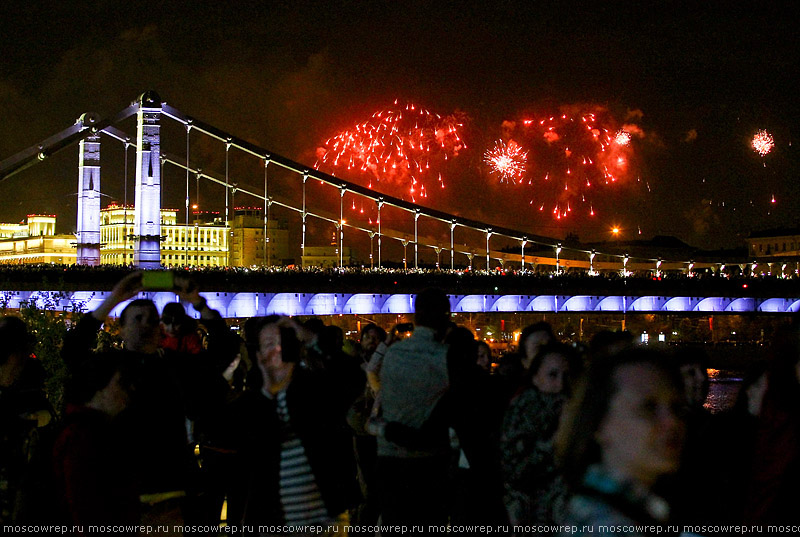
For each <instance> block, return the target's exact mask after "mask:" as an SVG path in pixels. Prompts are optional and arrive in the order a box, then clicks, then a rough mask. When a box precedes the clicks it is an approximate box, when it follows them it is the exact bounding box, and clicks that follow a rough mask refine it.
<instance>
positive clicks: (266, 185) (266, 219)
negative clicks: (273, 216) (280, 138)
mask: <svg viewBox="0 0 800 537" xmlns="http://www.w3.org/2000/svg"><path fill="white" fill-rule="evenodd" d="M269 163H270V160H269V153H267V154H266V155H265V156H264V261H265V265H266V266H268V267H269V266H272V252H270V250H269V246H270V243H269V212H270V208H271V206H272V202H271V200H270V199H269V178H268V175H267V171H268V170H269Z"/></svg>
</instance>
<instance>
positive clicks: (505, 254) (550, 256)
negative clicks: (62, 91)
mask: <svg viewBox="0 0 800 537" xmlns="http://www.w3.org/2000/svg"><path fill="white" fill-rule="evenodd" d="M132 118H135V121H136V133H135V134H134V135H130V134H128V133H127V132H126V131H125V125H126V124H128V123H130V120H131V119H132ZM167 123H171V124H172V127H171V128H172V130H173V131H175V132H177V133H178V136H180V133H181V132H182V133H183V136H184V137H185V138H184V140H185V152H184V154H183V155H180V154H174V153H171V152H168V151H162V147H164V146H165V145H171V146H173V147H179V145H184V144H183V141H184V140H174V139H173V140H163V139H162V137H163V136H162V131H165V129H162V127H164V126H165V125H166V124H167ZM174 127H177V129H176V128H174ZM192 135H194V136H195V137H197V136H200V137H202V141H200V142H199V144H201V145H202V147H203V148H204V151H205V150H207V149H206V148H207V147H208V146H214V145H216V146H217V147H218V148H219V150H221V151H224V172H222V171H218V172H213V171H212V172H210V171H208V170H207V169H206V168H207V167H206V166H204V164H203V163H201V162H199V161H198V156H197V154H200V155H202V154H203V151H195V152H194V154H193V151H192V147H193V146H192V144H191V143H190V141H191V136H192ZM103 136H105V137H108V138H110V139H111V140H113V141H115V142H116V143H120V144H122V146H123V147H124V150H125V164H126V167H125V177H126V185H125V196H126V197H127V175H128V172H127V166H128V151H129V150H130V149H133V150H135V202H134V208H133V210H134V211H135V216H134V225H133V234H132V235H131V236H130V240H131V246H132V248H133V264H134V265H135V266H136V267H138V268H141V269H156V268H160V267H161V241H162V231H161V224H162V222H161V209H162V198H163V194H164V192H163V191H162V189H163V188H164V187H165V185H164V182H163V178H164V175H165V169H167V168H170V169H174V170H177V171H178V173H180V174H182V175H183V177H184V178H185V200H184V203H185V219H186V226H187V228H188V227H189V214H190V207H191V199H190V198H191V196H190V179H194V180H195V181H196V183H197V185H198V193H197V196H198V197H199V184H200V182H201V181H203V182H204V183H208V184H213V185H217V187H221V188H222V189H223V190H224V207H225V209H224V210H225V214H224V225H225V226H226V230H227V229H228V226H229V225H230V221H231V215H232V210H233V209H234V208H235V200H236V198H237V196H246V197H247V198H248V199H249V200H253V201H254V202H255V203H258V204H259V205H260V206H261V207H263V235H262V240H263V241H264V245H263V247H264V251H265V252H267V251H268V245H267V242H268V241H269V236H268V223H269V220H270V219H271V218H272V217H273V216H274V214H275V213H276V212H281V213H282V214H290V215H293V218H294V221H296V223H297V226H296V230H295V231H296V235H298V236H299V241H298V244H296V245H295V246H294V248H296V249H297V253H298V254H299V256H298V257H299V258H300V259H301V260H305V259H306V256H305V255H304V254H305V251H306V248H307V247H308V246H309V245H310V244H311V243H312V242H313V241H317V242H319V241H320V240H323V241H324V240H325V238H322V237H319V235H320V232H319V231H318V229H319V226H316V227H314V226H313V225H312V224H314V223H320V222H321V223H323V224H324V225H325V226H327V228H328V229H329V228H330V227H333V229H335V240H334V241H333V243H334V244H335V245H336V247H337V253H338V261H337V265H338V267H339V268H344V266H345V260H344V257H343V256H344V250H345V247H346V246H347V245H348V243H355V242H358V241H361V242H364V241H365V240H366V239H368V240H369V248H370V256H369V260H370V263H369V265H370V268H374V269H377V270H381V269H383V268H384V267H385V266H387V265H392V266H398V265H401V266H402V267H403V268H404V269H409V268H412V269H419V268H421V257H422V252H423V251H424V252H426V253H431V252H433V253H435V255H436V263H435V267H436V269H447V268H448V267H449V269H450V270H451V271H455V270H456V268H457V267H459V268H464V267H469V268H470V269H472V270H476V269H477V270H484V271H491V270H492V269H496V268H498V267H499V268H500V269H509V270H514V271H518V272H519V273H522V274H524V273H526V271H534V270H537V271H540V272H541V271H546V272H550V273H552V274H553V275H555V276H559V275H561V274H562V273H564V272H567V271H571V272H576V271H577V272H582V273H585V274H588V275H598V274H603V273H616V274H620V275H621V277H623V278H624V277H627V276H629V275H633V274H648V275H652V276H653V277H655V278H659V277H660V276H661V275H662V274H663V273H666V272H671V273H676V272H680V273H683V274H685V275H687V276H691V275H692V272H693V271H699V270H704V271H710V272H712V273H716V274H718V275H719V274H727V273H729V272H734V271H735V272H736V273H737V274H742V275H748V274H749V275H752V273H753V271H754V270H755V263H752V264H751V263H745V262H742V260H738V261H737V262H736V263H732V264H727V263H726V262H725V260H698V261H695V260H692V259H661V258H642V257H633V256H629V255H628V254H627V253H625V254H620V253H617V252H603V251H596V250H586V249H582V248H579V247H577V248H576V247H572V246H569V245H563V244H562V242H561V241H559V240H557V239H553V238H549V237H545V236H541V235H537V234H534V233H529V232H525V231H521V230H515V229H509V228H506V227H502V226H497V225H493V224H492V223H490V222H482V221H478V220H473V219H469V218H465V217H463V216H459V215H455V214H450V213H447V212H443V211H439V210H435V209H432V208H429V207H425V206H423V205H420V204H417V203H414V202H411V201H407V200H403V199H399V198H396V197H393V196H390V195H387V194H384V193H381V192H378V191H376V190H373V189H371V188H366V187H363V186H361V185H359V184H356V183H353V182H350V181H347V180H344V179H342V178H339V177H336V176H333V175H329V174H326V173H323V172H321V171H319V170H316V169H314V168H313V167H310V166H307V165H304V164H301V163H299V162H296V161H293V160H291V159H288V158H286V157H283V156H281V155H278V154H276V153H274V152H271V151H269V150H268V149H265V148H262V147H258V146H257V145H255V144H252V143H250V142H247V141H245V140H243V139H241V138H238V137H236V136H234V135H233V134H231V133H228V132H225V131H223V130H221V129H218V128H216V127H214V126H212V125H209V124H207V123H204V122H203V121H201V120H199V119H196V118H194V117H191V116H188V115H186V114H184V113H182V112H181V111H179V110H177V109H176V108H174V107H172V106H170V105H168V104H167V103H166V102H162V100H161V98H160V96H159V95H158V94H157V93H156V92H154V91H148V92H145V93H143V94H142V95H141V96H140V97H139V98H138V99H137V100H136V101H135V102H133V103H132V104H131V105H130V106H128V107H126V108H124V109H123V110H122V111H120V112H119V113H117V114H116V115H114V116H111V117H109V118H102V117H100V116H98V115H97V114H94V113H85V114H83V115H82V116H80V118H79V119H78V120H77V121H76V122H75V124H74V125H71V126H70V127H68V128H66V129H64V130H63V131H61V132H59V133H56V134H54V135H52V136H50V137H49V138H47V139H45V140H43V141H42V142H40V143H39V144H36V145H34V146H32V147H30V148H28V149H26V150H24V151H21V152H19V153H17V154H16V155H13V156H12V157H10V158H7V159H6V160H3V161H2V162H0V181H2V180H4V179H7V178H8V177H11V176H13V175H15V174H17V173H21V172H23V171H24V170H26V169H27V168H29V167H31V166H35V165H37V164H40V163H42V162H44V161H47V160H49V159H51V158H53V156H54V155H55V154H56V153H58V152H60V151H62V150H64V149H66V148H69V147H73V146H75V145H78V146H79V148H80V149H79V163H78V169H79V174H78V175H79V178H78V196H77V228H76V233H75V236H76V249H77V262H78V264H81V265H90V266H93V265H99V264H100V249H101V241H100V197H101V180H100V170H101V156H100V139H101V137H103ZM176 137H177V136H176ZM195 139H197V138H195ZM195 143H196V144H197V143H198V142H195ZM234 153H235V154H236V159H237V165H236V166H235V167H236V168H237V170H238V171H237V172H235V173H234V172H233V170H232V168H234V166H233V165H232V158H233V155H234ZM193 158H194V161H193V160H192V159H193ZM243 159H244V160H246V161H249V163H248V164H240V162H241V161H242V160H243ZM212 160H213V159H212ZM244 168H247V169H248V170H250V171H249V172H246V173H244V172H242V171H241V170H242V169H244ZM252 170H259V171H258V172H257V174H256V173H254V172H253V171H252ZM273 170H278V171H280V173H276V172H275V171H273ZM255 175H258V181H259V182H261V181H262V180H263V189H261V187H258V188H254V187H253V186H252V185H253V184H256V179H254V176H255ZM168 188H169V189H171V190H174V188H175V187H174V186H172V185H170V186H169V187H168ZM346 195H347V196H349V197H351V198H352V199H353V200H354V201H353V207H355V200H356V199H358V201H359V204H360V205H361V206H362V208H363V206H364V204H367V205H368V206H369V207H371V209H372V211H375V212H376V214H377V217H376V218H375V219H374V220H373V219H371V218H369V219H364V218H361V219H360V218H358V217H357V216H356V217H352V216H350V215H347V217H346V214H345V196H346ZM239 199H241V198H239ZM332 200H336V201H338V203H335V202H332ZM220 201H221V200H220ZM126 205H127V203H126ZM336 205H338V207H336ZM337 208H338V211H336V209H337ZM337 212H338V214H336V213H337ZM387 215H391V218H387ZM388 221H391V222H392V225H391V226H386V225H384V222H388ZM403 224H407V225H405V226H404V225H403ZM312 228H313V229H312ZM315 230H316V231H315ZM226 235H227V233H226ZM325 235H327V233H326V234H325ZM328 237H329V236H328ZM183 240H184V243H183V246H182V248H183V249H184V250H185V251H190V250H191V249H192V248H195V247H196V246H192V245H190V244H189V235H188V234H186V235H184V237H183ZM508 244H512V245H514V247H511V248H509V247H508ZM398 246H401V247H402V257H400V254H399V252H400V250H399V248H398ZM501 247H502V249H501ZM517 247H518V249H517ZM409 248H411V254H409V253H408V249H409ZM504 250H505V251H504ZM509 250H511V251H509ZM517 252H519V253H517ZM412 256H413V258H412ZM303 263H304V261H302V262H301V264H303ZM265 264H267V261H266V260H265ZM783 269H785V267H784V268H783ZM783 269H782V270H783ZM297 291H298V292H296V293H251V292H248V293H227V292H223V293H216V292H215V293H211V294H212V295H215V296H212V297H211V299H210V301H211V302H212V304H213V305H214V307H216V308H217V309H219V310H220V311H222V312H223V313H224V314H225V315H226V316H229V317H241V316H249V315H256V314H269V313H285V314H295V315H298V314H309V315H312V314H313V315H325V314H351V313H352V314H374V313H408V312H410V311H411V310H412V309H413V294H391V293H375V294H372V293H350V294H346V293H305V292H303V290H302V289H298V290H297ZM7 292H10V291H7ZM39 292H40V293H47V290H43V291H39ZM31 293H32V294H31ZM35 293H36V292H28V291H13V292H12V294H11V295H9V296H8V298H7V300H6V302H7V303H8V304H14V303H17V304H18V303H19V302H20V301H24V300H37V298H36V297H37V296H39V295H36V294H35ZM75 293H77V294H75V295H73V296H63V297H61V298H56V299H55V300H56V302H57V303H58V304H59V307H66V304H68V303H75V302H76V301H78V302H81V303H84V304H89V306H88V307H91V302H92V301H94V300H101V299H102V298H103V296H104V291H102V290H96V291H92V292H87V291H76V292H75ZM80 293H89V294H86V295H84V294H80ZM220 294H222V295H223V296H221V297H220ZM698 294H699V295H700V296H693V297H689V296H669V293H659V294H648V295H646V296H643V295H639V296H628V295H623V294H614V295H604V294H603V293H595V294H594V295H588V294H569V293H566V294H565V293H562V294H552V293H551V294H540V295H534V294H513V295H494V294H491V293H481V294H468V295H451V301H452V305H453V311H462V312H467V311H469V312H472V311H476V312H477V311H513V312H525V311H553V312H569V311H581V312H604V311H608V312H622V313H625V312H630V313H636V312H691V311H695V312H703V311H710V312H774V313H786V312H795V311H797V310H798V309H800V301H798V300H796V299H795V298H793V297H790V296H765V297H737V296H728V297H724V296H709V294H708V293H705V294H704V293H698ZM704 295H705V296H704ZM48 296H49V295H48ZM51 298H52V297H51ZM154 298H157V299H158V301H161V302H167V301H172V300H174V295H172V296H170V294H169V293H162V294H158V295H157V297H156V296H155V295H154ZM51 301H52V300H51ZM64 301H66V302H64Z"/></svg>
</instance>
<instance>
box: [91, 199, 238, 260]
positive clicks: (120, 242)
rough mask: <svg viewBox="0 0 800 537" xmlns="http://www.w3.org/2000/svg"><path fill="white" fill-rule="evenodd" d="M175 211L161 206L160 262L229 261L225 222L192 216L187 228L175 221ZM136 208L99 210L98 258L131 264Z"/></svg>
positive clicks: (119, 207) (117, 206)
mask: <svg viewBox="0 0 800 537" xmlns="http://www.w3.org/2000/svg"><path fill="white" fill-rule="evenodd" d="M177 214H178V211H177V210H175V209H161V218H160V219H159V229H160V230H161V233H162V235H161V241H160V244H159V246H160V255H159V258H160V259H159V265H158V266H161V265H164V266H167V267H178V266H200V267H224V266H227V265H228V242H227V240H226V239H227V235H226V228H225V223H224V222H223V221H222V220H221V219H219V218H216V219H214V220H212V221H209V222H203V221H201V220H195V222H194V224H192V225H189V227H188V228H187V227H186V225H185V224H178V223H177ZM134 215H135V210H134V208H133V207H123V206H121V205H109V206H108V207H106V208H105V209H102V210H101V211H100V241H101V243H102V246H101V249H100V261H101V263H102V264H104V265H131V264H135V262H136V241H134V240H133V239H134V236H135V231H134V230H135V223H136V220H135V216H134Z"/></svg>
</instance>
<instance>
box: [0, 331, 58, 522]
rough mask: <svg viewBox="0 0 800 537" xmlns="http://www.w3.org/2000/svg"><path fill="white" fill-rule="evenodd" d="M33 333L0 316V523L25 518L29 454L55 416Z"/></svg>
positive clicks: (27, 502)
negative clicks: (48, 399) (34, 349)
mask: <svg viewBox="0 0 800 537" xmlns="http://www.w3.org/2000/svg"><path fill="white" fill-rule="evenodd" d="M34 343H35V340H34V337H33V335H32V334H31V333H30V332H29V331H28V327H27V326H26V325H25V322H24V321H23V320H22V319H20V318H19V317H13V316H3V317H0V523H3V524H12V523H14V522H18V521H19V520H21V519H22V518H23V517H24V513H23V512H22V511H24V510H25V509H27V506H28V505H29V504H30V503H35V502H34V501H33V500H32V499H31V498H29V492H30V490H29V489H30V487H28V486H27V484H28V482H29V480H30V479H31V477H32V475H31V474H32V473H35V469H34V468H33V466H34V465H32V464H31V460H32V458H33V457H34V456H35V455H36V453H35V451H36V449H34V448H35V446H36V445H37V439H38V438H39V436H40V433H41V431H44V430H45V427H46V426H47V425H48V424H49V423H50V421H51V419H52V418H53V415H54V413H53V409H52V408H51V406H50V403H49V402H48V401H47V397H46V395H45V392H44V382H45V377H46V374H45V370H44V367H42V364H41V362H40V361H39V360H36V359H35V358H33V357H32V353H33V347H34Z"/></svg>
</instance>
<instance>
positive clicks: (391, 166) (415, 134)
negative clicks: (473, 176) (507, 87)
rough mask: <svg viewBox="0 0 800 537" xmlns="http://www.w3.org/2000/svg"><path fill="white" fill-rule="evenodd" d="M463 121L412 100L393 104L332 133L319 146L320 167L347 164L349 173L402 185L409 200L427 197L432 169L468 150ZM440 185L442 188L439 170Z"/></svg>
mask: <svg viewBox="0 0 800 537" xmlns="http://www.w3.org/2000/svg"><path fill="white" fill-rule="evenodd" d="M462 126H463V120H460V119H459V118H457V117H456V116H455V115H450V116H445V117H443V116H440V115H439V114H436V113H433V112H431V111H429V110H426V109H424V108H421V107H418V106H416V105H414V104H410V103H409V104H406V105H399V104H398V102H397V101H395V102H394V106H393V107H391V108H388V109H386V110H381V111H379V112H375V113H374V114H372V117H371V118H370V119H368V120H367V121H364V122H362V123H359V124H357V125H356V126H355V127H353V128H352V129H349V130H345V131H342V132H340V133H339V134H337V135H335V136H333V137H331V138H329V139H328V140H327V141H326V142H325V144H324V145H323V146H322V147H319V148H318V149H317V157H318V160H317V162H316V164H315V165H314V167H315V168H317V169H323V168H327V169H328V170H329V171H331V172H335V171H336V170H341V169H344V170H346V171H347V172H349V174H350V175H358V174H361V175H363V176H366V178H367V183H368V185H367V186H368V187H369V188H372V182H373V179H374V180H375V181H385V182H390V183H394V184H401V185H403V186H404V187H407V188H408V193H409V194H410V195H411V199H412V200H415V201H416V198H417V197H423V198H424V197H427V196H428V193H427V188H426V187H425V184H424V182H423V181H424V179H425V178H426V177H427V176H428V175H429V173H430V170H431V169H436V168H438V169H441V168H442V166H443V164H444V162H446V161H447V160H448V159H450V158H453V157H455V156H457V155H458V153H459V151H461V150H462V149H466V147H467V146H466V144H465V143H464V141H463V140H462V139H461V136H460V134H459V129H460V128H461V127H462ZM438 180H439V184H440V186H441V187H442V188H444V180H443V178H442V175H441V173H439V174H438Z"/></svg>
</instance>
